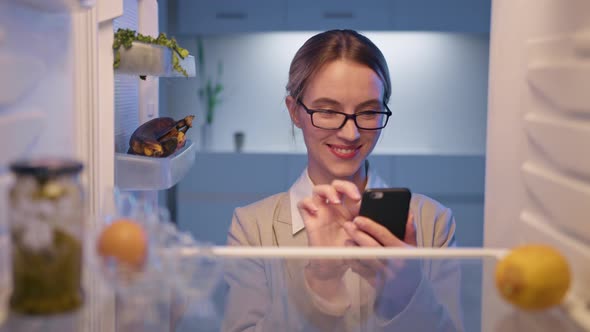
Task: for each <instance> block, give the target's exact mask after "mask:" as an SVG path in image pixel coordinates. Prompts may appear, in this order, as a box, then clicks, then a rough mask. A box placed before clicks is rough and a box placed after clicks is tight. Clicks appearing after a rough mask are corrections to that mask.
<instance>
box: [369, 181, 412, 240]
mask: <svg viewBox="0 0 590 332" xmlns="http://www.w3.org/2000/svg"><path fill="white" fill-rule="evenodd" d="M411 199H412V192H411V191H410V189H408V188H379V189H367V190H365V192H364V193H363V198H362V200H361V208H360V211H359V215H361V216H363V217H367V218H370V219H372V220H373V221H375V222H377V223H379V224H381V225H383V226H385V227H386V228H387V229H388V230H389V231H390V232H391V233H392V234H394V235H395V236H397V237H398V238H399V239H400V240H402V241H403V240H404V237H405V235H406V223H407V221H408V213H409V211H410V200H411Z"/></svg>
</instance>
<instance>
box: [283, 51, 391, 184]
mask: <svg viewBox="0 0 590 332" xmlns="http://www.w3.org/2000/svg"><path fill="white" fill-rule="evenodd" d="M382 96H383V83H382V81H381V79H380V78H379V76H378V75H377V74H376V73H375V72H374V71H373V70H372V69H371V68H369V67H367V66H365V65H362V64H359V63H356V62H352V61H347V60H336V61H333V62H331V63H328V64H326V65H325V66H324V67H323V68H322V69H321V70H320V71H319V72H317V73H316V74H315V75H314V76H313V78H312V80H311V81H310V82H309V84H308V86H307V87H306V89H305V92H304V94H303V96H302V99H301V101H302V102H303V104H304V105H305V106H306V107H307V108H308V109H310V110H318V109H321V110H333V111H340V112H344V113H347V114H354V113H357V112H362V111H367V110H376V109H381V108H382V107H383V99H382ZM286 102H287V107H288V109H289V113H290V114H291V119H292V120H293V123H294V124H295V125H296V126H297V127H298V128H301V130H302V131H303V138H304V140H305V145H306V146H307V154H308V172H309V175H310V177H311V179H312V180H313V181H314V183H315V184H321V183H329V182H331V181H332V180H334V179H347V180H351V181H354V182H358V181H364V174H363V172H362V171H363V170H364V168H362V167H361V166H363V164H364V160H365V158H366V157H367V156H368V155H369V153H370V152H371V151H372V150H373V148H374V147H375V144H376V143H377V140H378V138H379V135H380V133H381V130H362V129H358V128H357V127H356V125H355V123H354V121H353V120H352V119H349V120H348V121H347V122H346V124H345V125H344V127H342V128H341V129H337V130H326V129H320V128H317V127H314V126H313V125H312V122H311V117H310V115H309V114H308V113H307V112H306V111H305V109H304V108H303V107H302V106H301V105H299V104H298V103H297V101H296V100H294V99H293V97H291V96H289V97H287V100H286ZM355 180H357V181H355Z"/></svg>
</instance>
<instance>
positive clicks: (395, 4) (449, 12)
mask: <svg viewBox="0 0 590 332" xmlns="http://www.w3.org/2000/svg"><path fill="white" fill-rule="evenodd" d="M176 14H177V15H176V31H175V33H176V34H182V35H187V34H188V35H194V34H205V35H207V34H224V33H239V32H256V31H309V30H312V31H321V30H328V29H335V28H340V29H342V28H348V29H355V30H361V31H441V32H468V33H470V32H485V33H487V32H489V29H490V15H491V0H444V1H442V0H364V1H358V0H217V1H212V0H177V7H176Z"/></svg>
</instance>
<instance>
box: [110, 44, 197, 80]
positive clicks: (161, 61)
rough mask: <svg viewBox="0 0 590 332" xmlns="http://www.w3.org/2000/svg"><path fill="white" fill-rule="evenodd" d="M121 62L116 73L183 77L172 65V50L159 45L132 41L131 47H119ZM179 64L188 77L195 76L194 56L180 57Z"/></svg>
mask: <svg viewBox="0 0 590 332" xmlns="http://www.w3.org/2000/svg"><path fill="white" fill-rule="evenodd" d="M119 52H120V53H121V62H120V64H119V68H117V69H116V72H118V73H124V74H134V75H149V76H157V77H184V76H183V75H182V74H181V73H179V72H178V71H176V70H174V68H173V67H172V50H170V49H169V48H167V47H164V46H159V45H151V44H146V43H141V42H133V44H132V46H131V48H129V49H125V48H124V47H121V48H120V49H119ZM179 60H180V65H181V66H182V68H184V70H186V72H187V74H188V77H195V75H196V66H195V57H194V56H192V55H189V56H187V57H186V58H184V59H180V58H179Z"/></svg>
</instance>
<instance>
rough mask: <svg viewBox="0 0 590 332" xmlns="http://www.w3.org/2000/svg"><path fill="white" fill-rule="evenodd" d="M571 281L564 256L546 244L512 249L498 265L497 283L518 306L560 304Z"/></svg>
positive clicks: (509, 300)
mask: <svg viewBox="0 0 590 332" xmlns="http://www.w3.org/2000/svg"><path fill="white" fill-rule="evenodd" d="M570 283H571V272H570V268H569V265H568V262H567V260H566V259H565V257H564V256H563V255H562V254H561V253H560V252H559V251H557V250H556V249H554V248H552V247H550V246H548V245H543V244H526V245H522V246H519V247H516V248H514V249H513V250H511V251H510V252H509V253H508V254H507V255H506V256H505V257H503V258H502V259H501V260H500V261H499V262H498V265H497V266H496V287H497V288H498V290H499V292H500V294H501V295H502V297H503V298H504V299H505V300H507V301H508V302H510V303H512V304H514V305H515V306H517V307H518V308H521V309H526V310H541V309H546V308H549V307H552V306H555V305H558V304H560V303H561V302H562V301H563V298H564V297H565V295H566V293H567V291H568V289H569V287H570Z"/></svg>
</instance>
